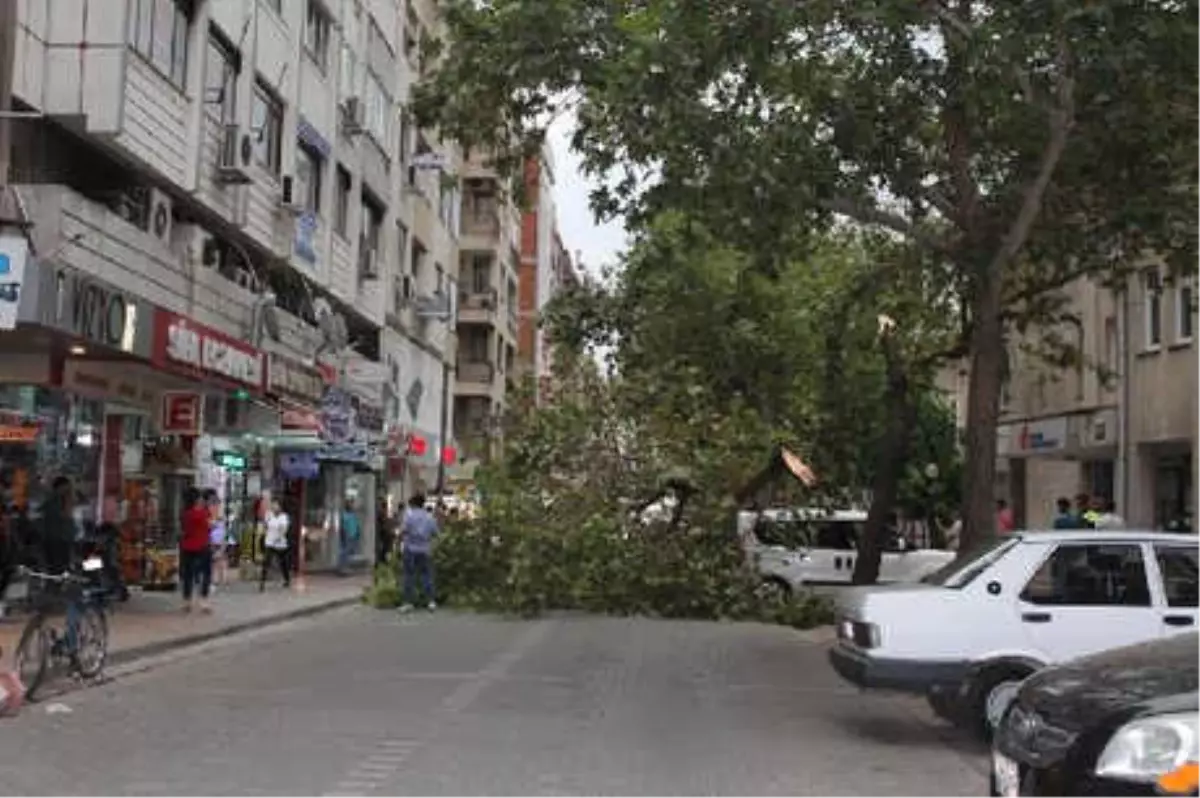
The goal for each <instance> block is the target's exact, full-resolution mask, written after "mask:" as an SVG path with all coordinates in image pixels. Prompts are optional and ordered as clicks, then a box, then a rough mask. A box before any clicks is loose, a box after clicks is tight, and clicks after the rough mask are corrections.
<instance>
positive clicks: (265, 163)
mask: <svg viewBox="0 0 1200 798" xmlns="http://www.w3.org/2000/svg"><path fill="white" fill-rule="evenodd" d="M250 127H251V129H252V131H253V133H254V142H255V144H254V160H255V161H256V162H257V163H258V165H259V166H261V167H262V168H263V169H266V170H267V171H268V172H270V173H271V174H273V175H276V176H278V175H279V171H280V164H281V156H282V146H283V103H282V102H281V101H280V100H279V98H278V97H276V96H275V92H273V91H272V90H271V88H270V87H269V86H267V84H266V83H263V82H262V81H261V80H259V81H256V82H255V84H254V103H253V105H252V106H251V108H250Z"/></svg>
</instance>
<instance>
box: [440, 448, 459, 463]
mask: <svg viewBox="0 0 1200 798" xmlns="http://www.w3.org/2000/svg"><path fill="white" fill-rule="evenodd" d="M442 462H443V463H445V464H446V465H449V466H452V465H454V464H455V463H457V462H458V450H457V449H455V448H454V447H453V446H443V447H442Z"/></svg>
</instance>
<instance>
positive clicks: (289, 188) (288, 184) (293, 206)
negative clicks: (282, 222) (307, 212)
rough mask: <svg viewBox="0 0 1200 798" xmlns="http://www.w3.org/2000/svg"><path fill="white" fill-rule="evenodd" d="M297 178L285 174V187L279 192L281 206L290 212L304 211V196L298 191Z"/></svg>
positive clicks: (298, 212)
mask: <svg viewBox="0 0 1200 798" xmlns="http://www.w3.org/2000/svg"><path fill="white" fill-rule="evenodd" d="M297 189H298V186H297V185H296V178H295V177H293V176H292V175H284V176H283V187H282V189H281V190H280V192H279V207H280V208H282V209H283V210H285V211H287V212H288V213H294V214H300V213H304V198H303V197H300V196H299V195H298V192H297Z"/></svg>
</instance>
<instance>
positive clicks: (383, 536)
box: [375, 498, 395, 568]
mask: <svg viewBox="0 0 1200 798" xmlns="http://www.w3.org/2000/svg"><path fill="white" fill-rule="evenodd" d="M394 538H395V532H394V530H393V526H392V518H391V514H390V513H388V503H387V499H386V498H381V499H380V500H379V504H378V506H376V508H375V567H376V568H378V567H379V566H381V565H385V564H386V563H387V561H388V558H390V557H391V556H392V545H393V543H394Z"/></svg>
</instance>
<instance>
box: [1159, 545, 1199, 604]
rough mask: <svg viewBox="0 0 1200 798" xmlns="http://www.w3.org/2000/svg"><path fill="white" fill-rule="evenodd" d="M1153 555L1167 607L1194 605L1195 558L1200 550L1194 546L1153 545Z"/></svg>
mask: <svg viewBox="0 0 1200 798" xmlns="http://www.w3.org/2000/svg"><path fill="white" fill-rule="evenodd" d="M1154 557H1155V559H1157V560H1158V570H1159V571H1161V572H1162V580H1163V592H1164V593H1165V594H1166V596H1167V606H1168V607H1196V606H1197V605H1198V604H1200V601H1197V598H1198V596H1197V592H1198V591H1197V575H1196V573H1197V559H1200V552H1198V551H1197V550H1196V548H1195V547H1194V546H1155V547H1154Z"/></svg>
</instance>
